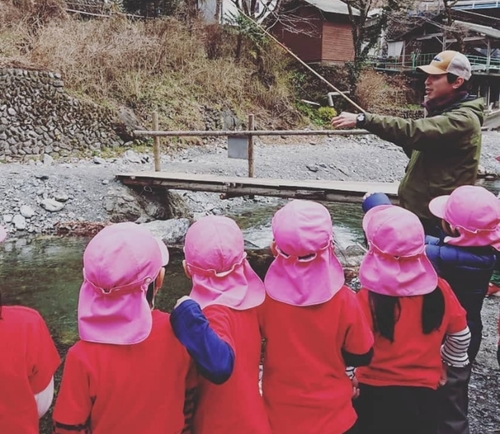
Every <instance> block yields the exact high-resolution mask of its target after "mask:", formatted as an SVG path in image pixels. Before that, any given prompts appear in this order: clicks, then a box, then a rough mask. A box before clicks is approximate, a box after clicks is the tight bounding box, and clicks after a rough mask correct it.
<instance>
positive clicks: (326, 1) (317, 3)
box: [305, 0, 359, 15]
mask: <svg viewBox="0 0 500 434" xmlns="http://www.w3.org/2000/svg"><path fill="white" fill-rule="evenodd" d="M305 1H306V3H309V4H310V5H312V6H314V7H317V8H318V9H319V10H321V11H323V12H329V13H331V14H341V15H348V14H349V11H348V10H347V5H346V4H345V3H344V2H342V1H340V0H305ZM352 11H353V14H354V15H359V11H358V10H357V9H356V8H352Z"/></svg>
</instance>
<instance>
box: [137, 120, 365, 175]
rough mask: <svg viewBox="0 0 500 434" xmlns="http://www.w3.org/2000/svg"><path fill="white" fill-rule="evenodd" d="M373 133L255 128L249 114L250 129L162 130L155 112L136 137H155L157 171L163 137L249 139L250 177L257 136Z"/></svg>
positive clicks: (159, 164) (154, 149)
mask: <svg viewBox="0 0 500 434" xmlns="http://www.w3.org/2000/svg"><path fill="white" fill-rule="evenodd" d="M365 134H371V133H370V132H368V131H366V130H360V129H355V130H255V129H254V116H253V115H249V116H248V129H247V130H242V131H232V130H231V131H223V130H220V131H160V127H159V124H158V114H157V113H156V112H155V113H153V130H152V131H146V130H136V131H134V135H135V136H136V137H153V155H154V167H155V172H160V171H161V146H160V138H161V137H228V139H229V138H231V137H234V138H236V137H237V138H245V139H246V141H247V151H246V158H245V159H246V160H248V177H249V178H252V177H253V175H254V140H253V138H254V137H256V136H352V135H365Z"/></svg>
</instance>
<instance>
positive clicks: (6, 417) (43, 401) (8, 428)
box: [0, 226, 61, 434]
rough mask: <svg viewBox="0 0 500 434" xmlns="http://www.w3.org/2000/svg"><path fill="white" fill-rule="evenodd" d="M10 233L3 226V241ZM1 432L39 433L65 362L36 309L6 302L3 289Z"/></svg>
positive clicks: (0, 232)
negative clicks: (60, 368)
mask: <svg viewBox="0 0 500 434" xmlns="http://www.w3.org/2000/svg"><path fill="white" fill-rule="evenodd" d="M6 236H7V233H6V231H5V230H4V228H2V227H1V226H0V242H3V241H4V240H5V238H6ZM0 342H1V344H2V350H3V351H2V355H1V356H0V384H1V388H2V392H1V393H0V433H6V434H7V433H13V434H14V433H26V434H30V433H33V434H35V433H38V424H39V418H41V417H42V416H43V415H44V414H45V413H46V412H47V410H48V409H49V407H50V405H51V403H52V399H53V396H54V373H55V371H56V369H57V368H58V366H59V364H60V363H61V359H60V358H59V354H58V353H57V349H56V346H55V345H54V341H53V340H52V338H51V336H50V333H49V330H48V329H47V326H46V324H45V322H44V320H43V318H42V317H41V316H40V314H39V313H38V312H37V311H36V310H33V309H30V308H27V307H24V306H3V305H2V294H1V292H0Z"/></svg>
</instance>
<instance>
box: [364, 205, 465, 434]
mask: <svg viewBox="0 0 500 434" xmlns="http://www.w3.org/2000/svg"><path fill="white" fill-rule="evenodd" d="M363 229H364V231H365V235H366V238H367V242H368V246H369V250H368V253H367V254H366V255H365V257H364V258H363V261H362V263H361V266H360V270H359V279H360V282H361V285H362V289H361V290H360V292H359V293H358V298H359V301H360V303H361V305H362V307H363V310H364V312H365V315H366V318H367V319H368V321H369V323H370V324H371V326H372V330H373V333H374V335H375V345H374V356H373V359H372V362H371V363H370V365H369V366H366V367H361V368H358V369H357V370H356V376H357V377H358V381H359V387H360V395H359V398H358V399H357V400H356V401H355V402H354V405H355V408H356V411H357V413H358V416H359V419H358V425H359V430H360V432H361V433H363V434H380V433H385V434H401V433H406V434H431V433H435V432H436V428H437V424H438V420H437V418H438V416H437V414H436V403H437V392H436V389H437V388H438V387H439V385H440V384H442V383H443V382H444V381H445V372H446V371H445V370H444V369H443V366H444V365H443V361H444V363H446V364H450V363H453V364H454V365H456V366H457V365H460V366H466V365H467V364H468V363H469V362H468V358H467V352H466V351H467V347H468V344H469V340H470V333H469V330H468V327H467V323H466V318H465V311H464V309H463V308H462V307H461V306H460V303H459V302H458V300H457V299H456V297H455V295H454V294H453V291H452V290H451V288H450V286H449V285H448V284H447V283H446V282H445V281H444V280H443V279H441V278H438V275H437V273H436V271H435V270H434V268H433V266H432V264H431V262H430V261H429V260H428V258H427V256H426V254H425V234H424V229H423V227H422V224H421V223H420V221H419V219H418V217H417V216H416V215H415V214H413V213H411V212H410V211H408V210H405V209H403V208H400V207H397V206H392V205H380V206H377V207H375V208H372V209H370V210H369V211H368V212H367V213H366V215H365V217H364V219H363ZM443 340H444V345H443V346H442V342H443Z"/></svg>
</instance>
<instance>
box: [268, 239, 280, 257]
mask: <svg viewBox="0 0 500 434" xmlns="http://www.w3.org/2000/svg"><path fill="white" fill-rule="evenodd" d="M269 248H270V249H271V253H272V255H273V256H274V257H276V256H278V249H277V248H276V241H275V240H272V241H271V244H269Z"/></svg>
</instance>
